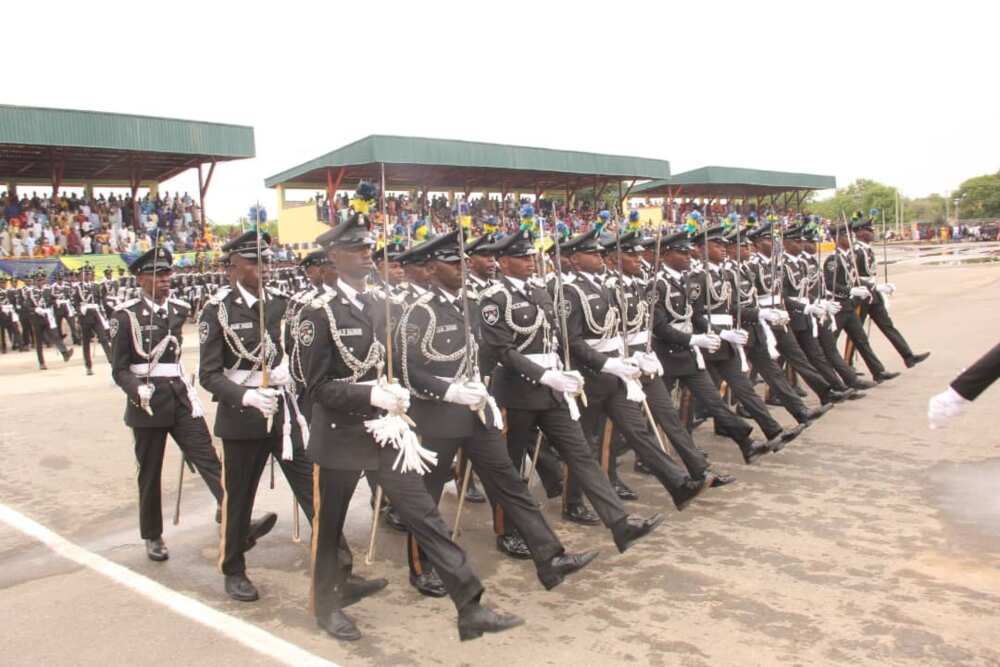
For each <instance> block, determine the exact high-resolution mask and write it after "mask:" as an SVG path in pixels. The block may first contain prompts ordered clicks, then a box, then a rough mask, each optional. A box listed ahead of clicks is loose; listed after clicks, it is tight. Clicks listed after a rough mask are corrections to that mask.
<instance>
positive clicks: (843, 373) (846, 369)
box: [817, 321, 858, 387]
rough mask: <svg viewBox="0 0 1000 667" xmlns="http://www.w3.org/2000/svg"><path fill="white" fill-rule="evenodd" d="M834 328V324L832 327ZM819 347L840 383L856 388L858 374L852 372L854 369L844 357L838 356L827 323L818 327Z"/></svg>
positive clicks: (833, 336) (833, 334) (834, 339)
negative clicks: (838, 377)
mask: <svg viewBox="0 0 1000 667" xmlns="http://www.w3.org/2000/svg"><path fill="white" fill-rule="evenodd" d="M834 326H836V324H835V325H834ZM817 340H818V341H819V347H820V349H821V350H823V356H824V357H826V360H827V361H828V362H830V366H832V367H833V370H834V371H836V373H837V375H838V376H840V379H841V381H842V382H843V383H844V384H845V385H847V386H848V387H856V386H857V382H858V374H857V373H856V372H854V368H852V367H851V365H850V364H848V363H847V362H846V361H844V357H843V356H842V355H841V354H840V350H838V349H837V336H836V334H835V333H834V332H833V331H832V330H831V329H830V323H829V321H827V322H826V323H824V324H821V325H820V327H819V337H818V338H817Z"/></svg>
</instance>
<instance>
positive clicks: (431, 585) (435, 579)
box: [410, 570, 448, 598]
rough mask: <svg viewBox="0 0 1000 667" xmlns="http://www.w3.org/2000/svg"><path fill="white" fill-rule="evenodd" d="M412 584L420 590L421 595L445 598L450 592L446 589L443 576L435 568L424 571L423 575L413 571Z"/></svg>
mask: <svg viewBox="0 0 1000 667" xmlns="http://www.w3.org/2000/svg"><path fill="white" fill-rule="evenodd" d="M410 585H411V586H413V587H414V588H416V589H417V590H418V591H420V594H421V595H426V596H427V597H429V598H443V597H444V596H446V595H447V594H448V591H447V590H445V587H444V582H443V581H441V577H439V576H438V575H437V572H435V571H434V570H431V571H430V572H424V573H423V574H421V575H414V574H412V573H411V574H410Z"/></svg>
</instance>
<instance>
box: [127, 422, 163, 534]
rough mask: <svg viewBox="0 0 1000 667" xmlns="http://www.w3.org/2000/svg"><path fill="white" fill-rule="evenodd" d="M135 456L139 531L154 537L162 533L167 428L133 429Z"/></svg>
mask: <svg viewBox="0 0 1000 667" xmlns="http://www.w3.org/2000/svg"><path fill="white" fill-rule="evenodd" d="M132 433H133V434H134V435H135V458H136V461H138V463H139V477H138V480H139V534H140V535H141V536H142V539H144V540H155V539H156V538H157V537H160V536H161V535H162V534H163V509H162V506H161V503H160V472H161V471H162V470H163V450H164V446H165V445H166V442H167V430H166V429H162V428H134V429H132Z"/></svg>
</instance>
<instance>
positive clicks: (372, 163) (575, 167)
mask: <svg viewBox="0 0 1000 667" xmlns="http://www.w3.org/2000/svg"><path fill="white" fill-rule="evenodd" d="M379 164H385V168H386V187H387V189H410V188H422V187H425V186H426V187H428V188H430V189H442V190H443V189H454V190H459V191H461V190H466V189H468V190H477V189H478V188H486V187H489V188H493V189H495V190H500V189H502V188H505V189H508V190H514V189H523V190H534V189H542V190H544V189H550V188H561V187H571V188H579V187H590V186H593V185H594V184H595V179H596V180H598V181H604V182H607V181H612V180H618V181H622V180H632V179H647V178H667V177H669V176H670V163H669V162H668V161H666V160H653V159H648V158H640V157H627V156H621V155H603V154H599V153H584V152H580V151H561V150H553V149H549V148H533V147H528V146H508V145H502V144H488V143H480V142H473V141H456V140H451V139H426V138H422V137H399V136H387V135H372V136H368V137H365V138H364V139H361V140H359V141H355V142H354V143H352V144H348V145H346V146H344V147H342V148H338V149H337V150H335V151H333V152H331V153H327V154H326V155H322V156H320V157H318V158H316V159H314V160H310V161H309V162H305V163H303V164H300V165H298V166H297V167H292V168H291V169H288V170H286V171H283V172H281V173H280V174H276V175H274V176H271V177H270V178H268V179H267V180H266V181H265V184H266V185H267V187H275V186H277V185H284V186H286V187H291V188H295V187H302V188H324V187H325V186H326V182H327V170H328V169H332V170H334V171H337V172H339V170H340V169H341V168H343V169H344V174H343V179H342V181H341V183H342V184H343V185H342V187H345V188H347V187H353V186H354V184H355V183H356V182H357V181H358V180H361V179H370V180H374V181H377V180H378V178H379ZM334 178H336V176H334Z"/></svg>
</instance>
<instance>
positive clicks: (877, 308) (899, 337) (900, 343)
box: [858, 288, 913, 361]
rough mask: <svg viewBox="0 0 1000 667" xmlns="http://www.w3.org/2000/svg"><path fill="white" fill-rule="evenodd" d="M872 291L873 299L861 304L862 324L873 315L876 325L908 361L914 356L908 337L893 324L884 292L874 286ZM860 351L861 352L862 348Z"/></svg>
mask: <svg viewBox="0 0 1000 667" xmlns="http://www.w3.org/2000/svg"><path fill="white" fill-rule="evenodd" d="M872 293H873V295H872V300H871V301H866V302H863V303H862V304H861V317H860V320H861V325H862V326H864V324H865V318H866V317H871V318H872V321H873V322H874V323H875V326H877V327H878V328H879V330H880V331H881V332H882V333H883V334H885V337H886V338H888V339H889V342H890V343H892V346H893V347H894V348H896V352H898V353H899V356H901V357H902V358H903V361H906V360H907V359H909V358H910V357H912V356H913V350H911V349H910V346H909V344H908V343H907V342H906V339H905V338H903V334H901V333H899V329H897V328H896V325H895V324H893V322H892V317H890V316H889V311H888V310H887V309H886V307H885V299H884V298H883V296H882V294H881V293H880V292H878V291H877V290H875V289H874V288H872ZM858 351H859V352H860V349H859V350H858Z"/></svg>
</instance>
